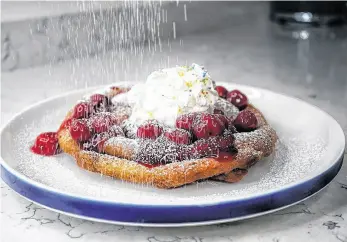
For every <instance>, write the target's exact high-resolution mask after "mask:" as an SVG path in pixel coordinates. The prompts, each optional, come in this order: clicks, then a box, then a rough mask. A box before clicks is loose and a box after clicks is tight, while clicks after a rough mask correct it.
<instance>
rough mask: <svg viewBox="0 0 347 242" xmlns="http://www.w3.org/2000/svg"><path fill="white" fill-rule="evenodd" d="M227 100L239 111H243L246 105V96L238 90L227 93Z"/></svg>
mask: <svg viewBox="0 0 347 242" xmlns="http://www.w3.org/2000/svg"><path fill="white" fill-rule="evenodd" d="M227 100H228V101H229V102H231V103H232V104H234V105H235V106H236V107H237V108H238V109H240V110H241V109H244V108H245V107H246V106H247V105H248V99H247V96H246V95H245V94H243V93H242V92H240V91H239V90H233V91H231V92H229V93H228V95H227Z"/></svg>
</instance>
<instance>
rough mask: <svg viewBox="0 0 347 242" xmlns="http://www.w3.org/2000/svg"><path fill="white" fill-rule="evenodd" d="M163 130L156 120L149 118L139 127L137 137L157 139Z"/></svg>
mask: <svg viewBox="0 0 347 242" xmlns="http://www.w3.org/2000/svg"><path fill="white" fill-rule="evenodd" d="M162 132H163V128H162V127H161V126H160V125H159V124H158V123H157V122H156V121H155V120H148V121H146V122H145V123H143V124H142V125H141V126H140V127H138V129H137V133H136V135H137V137H139V138H145V139H156V138H157V137H159V136H160V135H161V133H162Z"/></svg>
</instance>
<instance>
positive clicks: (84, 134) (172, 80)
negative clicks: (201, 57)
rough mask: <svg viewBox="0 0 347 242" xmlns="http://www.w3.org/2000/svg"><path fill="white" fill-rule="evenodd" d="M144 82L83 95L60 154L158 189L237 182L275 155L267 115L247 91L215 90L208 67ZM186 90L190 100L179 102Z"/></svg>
mask: <svg viewBox="0 0 347 242" xmlns="http://www.w3.org/2000/svg"><path fill="white" fill-rule="evenodd" d="M151 78H152V79H151ZM158 80H160V83H162V82H163V83H164V84H160V85H161V86H160V90H159V91H158V92H159V93H155V94H153V96H154V97H152V95H148V93H147V95H148V96H146V94H144V93H143V92H147V91H148V92H151V91H153V88H152V87H148V86H150V85H151V83H152V84H153V83H156V82H157V81H158ZM165 83H166V84H165ZM181 83H183V84H184V85H183V86H182V85H180V84H181ZM176 84H177V85H176ZM141 85H143V84H141ZM146 85H148V86H146V87H144V86H141V88H138V86H137V85H135V86H134V87H131V88H130V87H116V86H112V87H107V88H106V89H105V90H103V91H99V92H96V93H93V94H91V95H89V96H86V97H84V98H83V100H81V101H79V102H78V103H77V104H76V105H75V107H74V108H73V109H72V110H71V111H70V112H68V114H67V116H66V117H65V119H64V121H63V123H62V124H61V126H60V128H59V130H58V132H57V135H56V137H55V138H57V140H58V143H59V146H57V149H60V150H62V151H63V152H65V153H67V154H69V155H71V156H72V157H73V158H74V159H75V160H76V162H77V165H78V166H80V167H81V168H83V169H86V170H89V171H92V172H98V173H101V174H104V175H107V176H111V177H113V178H116V179H120V180H124V181H128V182H133V183H139V184H147V185H153V186H155V187H158V188H175V187H180V186H183V185H186V184H190V183H193V182H195V181H199V180H205V179H213V180H217V181H223V182H229V183H233V182H238V181H240V180H241V179H242V178H243V177H244V176H245V175H246V174H247V172H248V169H249V168H250V167H251V166H252V165H254V164H255V163H256V162H257V161H259V160H261V159H262V158H263V157H266V156H269V155H270V154H271V153H272V152H273V150H274V148H275V143H276V141H277V135H276V132H275V131H274V130H273V129H272V128H271V127H270V125H269V124H268V123H267V122H266V119H265V118H264V116H263V114H262V113H261V112H260V111H259V110H258V109H257V108H255V107H254V106H253V105H251V104H250V103H249V101H248V98H247V97H246V95H245V94H243V93H242V92H240V91H238V90H232V91H230V92H228V90H226V89H225V88H224V87H221V86H215V83H214V82H213V81H211V79H210V77H209V76H208V74H207V72H206V71H205V69H204V68H202V67H200V66H197V65H196V66H194V65H193V66H191V67H176V68H171V69H166V70H163V71H161V72H159V73H154V74H153V73H152V74H151V75H150V76H149V78H148V79H147V82H146ZM194 85H198V87H197V86H194ZM165 88H166V89H165ZM133 89H134V90H135V89H137V90H135V91H133ZM145 89H146V91H145ZM168 89H170V90H171V89H173V91H172V92H171V91H170V92H168ZM138 90H141V92H142V93H139V92H138ZM161 90H165V91H161ZM166 93H170V94H166ZM182 93H184V95H185V94H186V93H188V94H187V96H186V98H187V99H186V100H185V101H181V100H180V101H176V100H177V99H178V98H179V97H181V96H184V95H182ZM194 93H195V94H194ZM175 95H176V96H175ZM177 95H178V97H177ZM194 95H195V96H194ZM164 96H165V99H161V100H158V99H160V98H161V97H164ZM168 96H169V97H170V100H169V101H166V100H167V97H168ZM134 99H135V100H134ZM136 99H137V100H136ZM183 100H184V97H183ZM152 103H154V104H153V105H152ZM177 103H178V104H177ZM182 103H183V104H182ZM192 103H193V105H191V104H192ZM149 104H151V105H152V106H151V105H149ZM160 105H162V107H161V106H160ZM158 106H159V107H158ZM160 110H165V111H160ZM172 110H173V111H172ZM170 111H172V112H173V113H174V114H172V112H170ZM35 145H36V146H35ZM33 147H36V148H37V147H39V146H38V144H37V143H36V144H34V146H33ZM41 148H42V147H41Z"/></svg>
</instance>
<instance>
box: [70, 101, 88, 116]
mask: <svg viewBox="0 0 347 242" xmlns="http://www.w3.org/2000/svg"><path fill="white" fill-rule="evenodd" d="M91 111H92V107H91V104H90V103H87V102H80V103H77V104H76V106H75V107H74V109H73V114H72V118H77V119H79V118H88V117H89V115H90V113H91Z"/></svg>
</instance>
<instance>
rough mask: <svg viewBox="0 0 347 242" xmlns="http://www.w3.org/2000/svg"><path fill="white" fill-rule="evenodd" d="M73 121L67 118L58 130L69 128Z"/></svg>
mask: <svg viewBox="0 0 347 242" xmlns="http://www.w3.org/2000/svg"><path fill="white" fill-rule="evenodd" d="M73 120H75V119H74V118H68V119H66V120H64V121H63V123H62V124H61V125H60V127H59V130H61V129H65V128H69V127H70V126H71V123H72V122H73Z"/></svg>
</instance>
